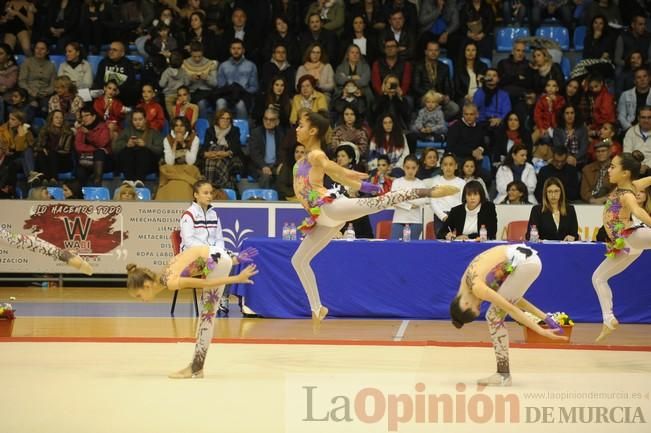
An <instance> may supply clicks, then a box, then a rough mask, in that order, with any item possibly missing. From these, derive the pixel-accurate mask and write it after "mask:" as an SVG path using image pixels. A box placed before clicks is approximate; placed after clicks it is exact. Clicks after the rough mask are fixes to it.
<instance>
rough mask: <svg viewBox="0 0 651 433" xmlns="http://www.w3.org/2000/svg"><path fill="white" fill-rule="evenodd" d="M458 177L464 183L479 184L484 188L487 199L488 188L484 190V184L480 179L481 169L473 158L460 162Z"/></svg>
mask: <svg viewBox="0 0 651 433" xmlns="http://www.w3.org/2000/svg"><path fill="white" fill-rule="evenodd" d="M459 177H460V178H461V179H463V180H464V182H466V184H467V183H468V182H472V181H475V182H479V183H480V184H481V186H482V187H483V188H484V193H485V194H486V197H488V188H486V182H484V179H482V178H481V167H479V164H478V163H477V161H476V160H475V158H473V157H470V158H466V159H464V160H463V161H461V169H460V170H459Z"/></svg>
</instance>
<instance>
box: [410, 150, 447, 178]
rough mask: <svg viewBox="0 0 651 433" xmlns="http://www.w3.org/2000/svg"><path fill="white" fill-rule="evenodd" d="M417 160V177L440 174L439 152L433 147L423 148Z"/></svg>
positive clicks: (430, 176)
mask: <svg viewBox="0 0 651 433" xmlns="http://www.w3.org/2000/svg"><path fill="white" fill-rule="evenodd" d="M419 162H420V164H419V166H418V172H417V173H416V177H417V178H419V179H421V180H424V179H429V178H432V177H434V176H438V175H439V174H441V168H440V167H439V153H438V151H437V150H436V149H434V148H433V147H428V148H427V149H425V150H423V154H422V155H421V157H420V161H419Z"/></svg>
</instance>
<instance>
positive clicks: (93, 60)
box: [86, 55, 104, 77]
mask: <svg viewBox="0 0 651 433" xmlns="http://www.w3.org/2000/svg"><path fill="white" fill-rule="evenodd" d="M103 58H104V57H103V56H93V55H91V56H88V57H87V58H86V60H88V63H90V69H91V70H92V71H93V77H94V76H95V75H97V68H98V67H99V62H101V61H102V59H103Z"/></svg>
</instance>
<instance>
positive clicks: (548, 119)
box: [533, 79, 565, 143]
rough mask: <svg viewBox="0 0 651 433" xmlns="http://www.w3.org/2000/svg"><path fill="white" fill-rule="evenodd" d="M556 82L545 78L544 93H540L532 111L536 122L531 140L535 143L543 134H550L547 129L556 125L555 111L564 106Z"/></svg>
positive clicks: (563, 99) (563, 100)
mask: <svg viewBox="0 0 651 433" xmlns="http://www.w3.org/2000/svg"><path fill="white" fill-rule="evenodd" d="M558 91H559V87H558V83H557V82H556V80H554V79H549V80H547V84H545V93H543V94H542V95H540V98H538V101H537V102H536V106H535V107H534V111H533V120H534V123H535V124H536V128H535V131H534V133H533V142H534V143H536V142H538V140H539V139H540V138H541V137H543V136H544V135H547V136H551V134H550V133H549V131H550V130H551V129H554V128H555V127H556V113H557V112H558V111H559V110H560V109H561V108H563V107H564V106H565V98H563V96H561V95H560V94H559V93H558Z"/></svg>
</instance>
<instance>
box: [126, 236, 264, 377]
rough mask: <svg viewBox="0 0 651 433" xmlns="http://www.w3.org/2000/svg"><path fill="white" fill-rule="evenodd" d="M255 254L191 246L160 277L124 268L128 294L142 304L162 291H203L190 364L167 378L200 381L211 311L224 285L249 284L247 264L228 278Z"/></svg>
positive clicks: (251, 268) (251, 271)
mask: <svg viewBox="0 0 651 433" xmlns="http://www.w3.org/2000/svg"><path fill="white" fill-rule="evenodd" d="M256 255H257V250H256V249H255V248H247V249H245V250H244V251H241V252H240V253H239V254H237V255H235V254H234V253H231V252H229V251H226V250H220V249H217V248H216V247H214V246H212V247H211V246H207V245H202V246H193V247H189V248H186V249H185V250H184V251H183V252H182V253H180V254H179V255H177V256H175V257H173V258H172V259H171V260H170V262H169V263H168V265H167V267H165V268H164V269H163V271H162V272H161V273H160V274H157V273H155V272H152V271H151V270H149V269H147V268H139V267H137V266H136V265H135V264H129V265H127V289H128V290H129V294H131V296H133V297H135V298H139V299H141V300H143V301H150V300H152V299H153V298H154V297H155V296H156V295H157V294H159V293H160V292H162V291H164V290H181V289H190V288H201V289H203V291H202V295H201V300H202V310H201V315H200V318H199V325H198V326H197V341H196V344H195V349H194V356H193V358H192V362H191V363H190V365H188V366H187V367H186V368H184V369H182V370H180V371H178V372H176V373H172V374H170V375H169V378H170V379H189V378H202V377H203V365H204V362H205V360H206V354H207V353H208V346H210V341H211V340H212V336H213V328H214V318H215V312H216V310H217V308H218V307H219V300H220V298H221V296H222V295H223V293H224V287H225V286H226V284H235V283H240V284H253V281H251V277H253V276H254V275H255V274H257V273H258V271H257V269H256V267H255V265H253V264H250V265H248V266H247V267H246V268H244V269H243V270H242V272H240V274H239V275H234V276H228V275H229V273H230V271H231V267H232V266H233V264H234V263H250V262H252V261H253V260H252V259H253V257H255V256H256Z"/></svg>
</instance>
